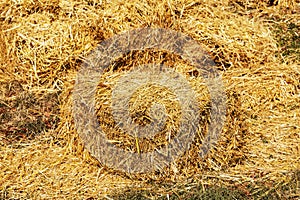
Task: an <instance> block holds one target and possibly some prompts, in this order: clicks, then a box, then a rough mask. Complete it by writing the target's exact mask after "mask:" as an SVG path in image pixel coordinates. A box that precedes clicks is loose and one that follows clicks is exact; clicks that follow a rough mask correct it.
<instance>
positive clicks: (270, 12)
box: [0, 0, 300, 199]
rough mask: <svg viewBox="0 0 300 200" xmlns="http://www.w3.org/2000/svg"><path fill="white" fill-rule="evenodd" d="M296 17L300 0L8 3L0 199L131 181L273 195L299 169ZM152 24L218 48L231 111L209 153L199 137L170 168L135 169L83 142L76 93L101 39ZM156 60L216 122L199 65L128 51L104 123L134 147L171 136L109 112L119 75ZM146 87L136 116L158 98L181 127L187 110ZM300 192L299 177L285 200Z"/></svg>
mask: <svg viewBox="0 0 300 200" xmlns="http://www.w3.org/2000/svg"><path fill="white" fill-rule="evenodd" d="M299 13H300V2H299V1H298V0H289V1H288V0H284V1H256V0H253V1H245V2H240V1H227V0H223V1H221V2H214V1H206V0H203V1H199V2H197V3H194V1H192V0H183V1H180V2H179V1H174V2H173V1H159V2H157V1H154V0H151V1H118V0H116V1H94V0H77V1H75V0H61V1H60V0H55V1H46V0H41V1H37V2H34V1H30V0H24V1H18V2H16V1H8V2H6V1H2V2H0V21H1V24H0V28H1V31H0V50H1V51H0V52H1V54H0V85H1V91H0V92H1V93H0V117H1V118H0V120H1V121H0V189H1V193H0V194H1V195H0V197H1V198H26V199H27V198H32V199H36V198H91V199H92V198H103V197H105V196H107V195H112V194H115V193H118V192H121V191H123V190H124V189H126V188H128V187H130V188H138V189H139V190H148V191H154V190H157V191H156V192H154V193H152V195H153V196H152V197H153V198H155V197H158V196H164V195H167V194H168V195H169V194H170V193H175V194H177V193H178V192H179V191H182V190H183V191H187V192H188V191H189V190H190V189H191V188H193V187H195V185H199V184H200V185H202V186H203V188H207V187H210V186H211V185H220V186H228V187H232V186H234V187H236V188H237V189H239V190H241V191H243V192H244V194H245V195H255V194H257V193H261V196H266V195H268V193H269V192H270V191H271V190H275V191H276V190H277V188H279V187H280V188H281V187H282V186H285V185H287V184H288V183H289V182H290V181H291V179H293V178H294V179H295V174H296V175H297V176H299V173H297V171H299V169H300V149H299V146H300V67H299V64H300V62H299V58H300V57H299V34H300V31H299V27H300V23H299V22H300V15H299ZM287 24H288V25H287ZM148 26H149V27H153V28H168V29H172V30H175V31H178V32H182V33H184V34H186V35H188V36H190V37H192V38H193V39H194V40H195V41H197V42H199V43H200V44H202V45H203V47H204V49H205V50H206V51H207V52H209V53H210V54H211V56H212V58H213V59H214V61H215V63H216V64H217V67H218V69H219V71H220V74H222V79H223V83H224V86H225V92H226V96H227V115H226V117H227V118H226V121H225V125H224V127H223V131H222V134H221V137H220V139H219V142H218V143H217V145H216V146H215V148H213V149H212V151H211V152H210V154H209V155H207V156H206V157H205V158H203V159H202V158H200V157H199V156H198V151H199V148H200V146H201V134H199V136H198V137H196V140H195V141H194V142H193V144H192V146H191V148H190V150H189V151H187V152H185V154H184V155H183V156H182V157H180V159H178V160H177V161H176V162H175V163H173V164H172V165H170V166H169V167H167V168H165V169H163V170H162V171H160V172H153V173H149V174H126V173H124V172H120V171H116V170H114V169H111V168H107V167H106V166H105V165H102V164H100V163H99V162H98V161H97V160H96V159H95V158H93V157H92V156H91V155H90V154H89V152H88V151H87V150H86V149H85V148H84V147H83V145H82V141H81V140H80V138H79V137H78V133H77V132H76V130H75V125H74V119H73V115H72V106H73V99H72V91H73V88H74V84H75V79H76V73H77V72H78V70H79V69H80V67H81V64H82V63H83V62H84V59H85V57H86V56H87V55H88V53H89V52H91V50H93V49H94V48H95V47H96V46H97V45H98V44H100V42H101V41H103V40H105V39H107V38H110V37H112V36H113V35H115V34H119V33H123V32H125V31H128V30H132V29H134V28H141V27H148ZM290 30H293V32H292V33H291V34H292V36H293V37H292V39H291V40H292V41H295V42H294V43H293V42H290V41H291V40H288V39H286V41H285V43H284V44H282V43H281V42H282V41H283V39H282V38H283V36H281V35H284V36H286V38H288V36H289V35H288V33H289V32H290ZM278 38H280V39H279V40H278ZM153 62H155V63H160V64H161V63H163V64H164V65H167V66H171V67H173V68H174V70H175V71H176V72H178V73H180V74H182V75H183V76H185V77H186V78H187V80H188V81H189V83H190V84H191V86H192V87H193V89H194V90H195V91H196V92H197V99H198V100H199V104H200V105H199V107H200V108H201V112H202V113H201V116H202V118H201V120H200V121H201V122H200V123H201V129H202V130H205V127H207V124H208V123H209V119H208V118H207V116H209V102H208V100H207V99H208V98H207V96H208V94H207V91H206V92H205V87H204V86H203V80H202V79H201V76H198V75H197V71H196V70H195V69H194V67H193V66H191V65H189V64H188V63H187V62H186V61H184V60H182V59H181V58H180V57H179V56H176V55H172V54H170V53H168V52H164V51H134V52H131V53H130V54H128V55H124V57H122V58H118V59H116V60H115V61H114V62H113V64H112V65H110V66H109V68H108V69H107V71H105V73H104V75H103V77H101V80H99V87H98V89H97V92H96V93H97V95H96V101H97V103H96V107H97V109H98V113H97V114H98V119H99V122H100V123H101V126H102V127H103V129H104V130H107V132H108V133H107V135H108V138H109V139H110V140H113V141H117V144H116V145H117V146H119V147H120V148H123V149H126V150H128V151H133V152H139V151H142V152H143V151H150V150H152V149H154V148H155V147H156V146H163V145H165V144H166V143H167V142H168V140H167V139H166V137H165V134H164V133H163V132H162V133H159V134H158V136H157V137H156V139H155V140H140V141H138V142H137V141H136V139H135V138H134V137H131V136H128V135H126V134H123V133H121V132H120V131H119V130H118V129H116V128H115V127H114V121H113V118H112V116H111V112H110V110H109V103H110V102H111V88H112V87H113V86H114V85H115V84H116V82H117V80H118V78H119V77H121V76H122V75H123V74H125V73H126V72H127V71H128V70H129V69H131V68H134V67H135V66H137V65H141V64H146V63H153ZM203 91H204V92H203ZM139 92H140V94H137V95H136V96H134V97H133V100H132V101H134V102H135V103H136V104H135V106H132V108H131V109H132V110H131V114H132V115H133V116H136V122H137V123H141V124H143V123H147V118H146V117H145V116H146V115H147V113H146V111H147V108H146V107H147V105H150V103H151V100H153V99H157V98H160V99H161V101H162V103H163V104H165V105H166V106H165V107H166V110H167V111H168V114H169V115H170V117H169V118H168V120H167V122H166V124H167V125H166V126H167V128H169V129H174V134H175V132H176V131H175V130H176V127H177V118H176V117H178V116H180V112H181V111H180V109H179V108H178V107H179V106H177V105H176V101H172V99H174V96H173V95H172V93H170V91H168V90H167V89H166V88H161V87H154V86H151V87H146V88H144V89H141V91H139ZM158 93H159V94H165V95H161V96H159V97H157V96H156V95H157V94H158ZM141 95H143V96H144V97H149V98H140V96H141ZM141 114H142V115H141ZM171 136H172V135H171ZM172 137H173V136H172ZM137 143H138V145H137ZM297 176H296V179H297ZM297 180H298V181H299V177H298V179H297ZM158 185H159V188H157V186H158ZM248 185H249V187H248ZM250 186H251V187H250ZM265 188H268V189H267V190H265ZM298 188H299V182H297V184H296V188H290V189H289V190H286V191H281V192H278V196H276V197H280V198H297V197H299V189H298ZM261 191H262V192H261Z"/></svg>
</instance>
